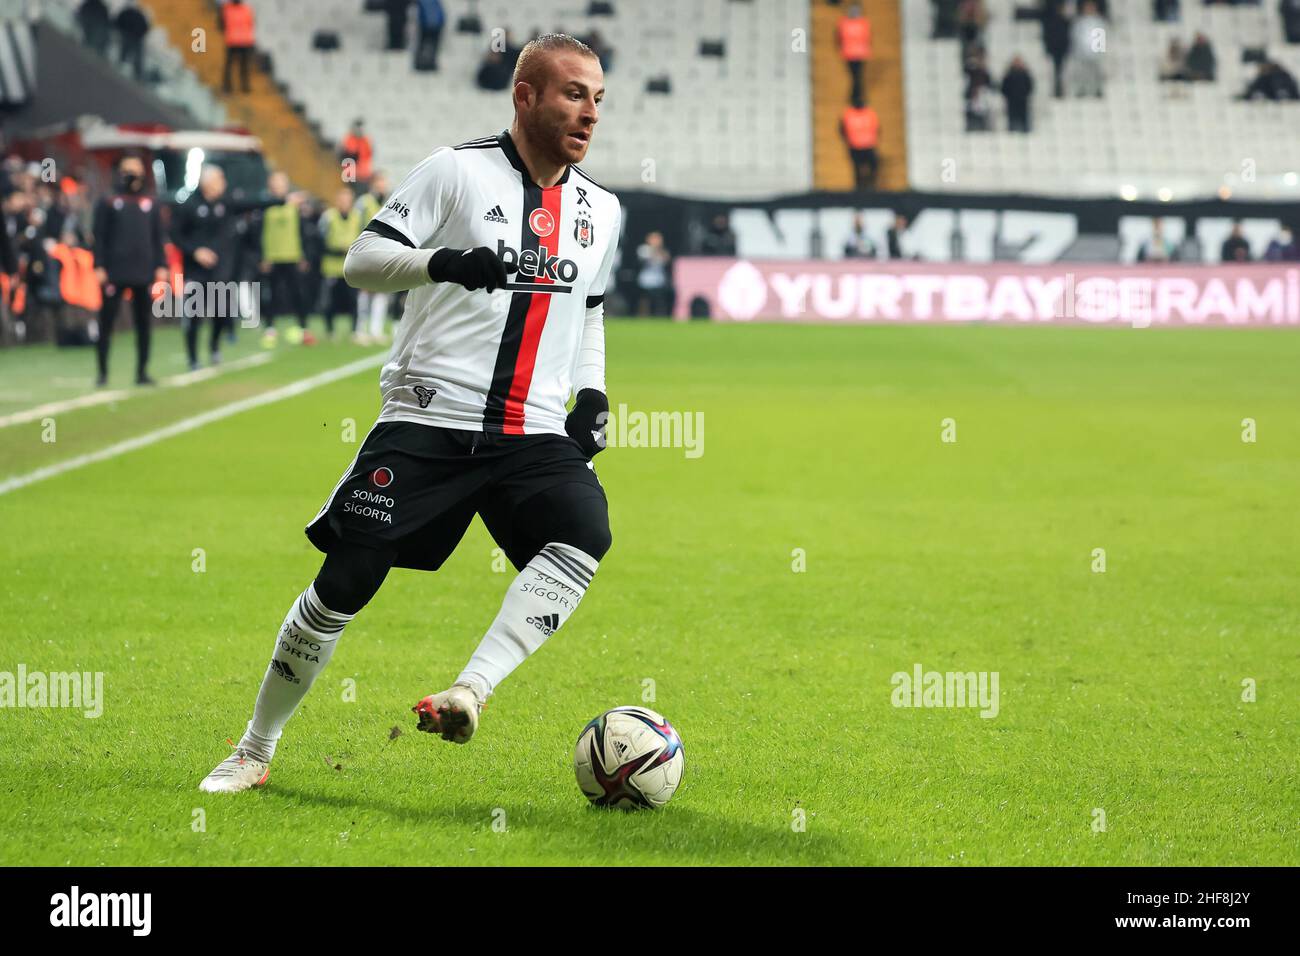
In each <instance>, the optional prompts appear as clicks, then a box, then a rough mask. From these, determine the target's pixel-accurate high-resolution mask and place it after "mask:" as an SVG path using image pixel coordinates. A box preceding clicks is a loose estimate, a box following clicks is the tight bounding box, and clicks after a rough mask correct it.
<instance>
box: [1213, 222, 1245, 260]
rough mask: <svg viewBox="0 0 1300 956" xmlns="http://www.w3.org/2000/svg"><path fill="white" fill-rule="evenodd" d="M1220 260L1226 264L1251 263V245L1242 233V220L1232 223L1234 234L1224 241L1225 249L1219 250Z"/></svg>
mask: <svg viewBox="0 0 1300 956" xmlns="http://www.w3.org/2000/svg"><path fill="white" fill-rule="evenodd" d="M1219 258H1220V259H1221V260H1222V261H1224V262H1249V261H1250V243H1249V242H1247V241H1246V237H1245V236H1244V235H1242V232H1241V220H1240V219H1234V220H1233V221H1232V232H1230V233H1229V234H1228V238H1227V239H1224V240H1223V248H1222V249H1220V250H1219Z"/></svg>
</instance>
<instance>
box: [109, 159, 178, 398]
mask: <svg viewBox="0 0 1300 956" xmlns="http://www.w3.org/2000/svg"><path fill="white" fill-rule="evenodd" d="M117 172H118V186H119V188H118V191H117V192H116V193H114V194H113V195H111V196H105V197H104V198H103V199H101V200H100V201H99V202H98V204H96V207H95V222H94V232H95V245H94V256H95V277H96V278H97V279H98V280H99V283H100V285H101V286H102V287H103V290H104V304H103V307H102V308H101V310H100V313H99V343H98V349H97V352H98V356H99V378H98V379H97V380H96V382H95V384H96V385H99V386H102V385H106V384H107V383H108V347H109V343H110V341H111V339H112V337H113V322H114V320H115V319H116V318H117V313H118V312H119V311H120V309H121V305H122V295H123V293H124V292H126V291H127V290H128V289H130V290H131V313H132V315H133V317H134V319H135V381H136V384H137V385H152V384H153V379H151V378H150V377H149V370H148V366H149V311H150V307H151V305H152V302H153V296H152V295H151V294H150V291H151V290H150V285H151V284H152V283H155V282H165V281H166V280H167V269H166V265H167V261H166V258H165V257H164V255H163V243H164V237H163V224H162V218H161V216H160V214H159V208H158V200H157V198H156V197H154V196H151V195H148V194H146V192H145V188H144V186H145V180H144V161H143V160H141V159H140V157H138V156H132V155H127V156H123V157H122V159H121V160H119V161H118V166H117Z"/></svg>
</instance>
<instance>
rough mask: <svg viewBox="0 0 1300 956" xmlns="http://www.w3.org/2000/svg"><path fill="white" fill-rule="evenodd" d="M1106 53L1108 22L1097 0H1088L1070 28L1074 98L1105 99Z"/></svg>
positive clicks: (1085, 0)
mask: <svg viewBox="0 0 1300 956" xmlns="http://www.w3.org/2000/svg"><path fill="white" fill-rule="evenodd" d="M1105 52H1106V21H1105V20H1103V19H1102V18H1101V16H1100V15H1099V14H1098V12H1097V4H1096V3H1095V2H1094V0H1084V2H1083V5H1082V6H1081V7H1080V8H1079V16H1078V17H1076V18H1075V20H1074V23H1073V24H1072V25H1071V26H1070V62H1071V63H1072V64H1073V66H1072V69H1073V71H1074V95H1075V96H1096V97H1101V96H1102V95H1103V93H1104V87H1105V72H1104V71H1103V70H1102V66H1101V58H1102V56H1104V55H1105Z"/></svg>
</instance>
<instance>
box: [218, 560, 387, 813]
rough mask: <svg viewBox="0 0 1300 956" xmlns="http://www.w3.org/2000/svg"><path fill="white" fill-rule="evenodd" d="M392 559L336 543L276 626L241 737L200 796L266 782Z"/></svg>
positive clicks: (231, 791)
mask: <svg viewBox="0 0 1300 956" xmlns="http://www.w3.org/2000/svg"><path fill="white" fill-rule="evenodd" d="M396 557H397V549H396V548H368V547H365V546H363V545H358V544H349V543H347V542H339V543H338V544H337V545H336V546H335V547H334V548H333V549H332V550H331V551H330V553H329V554H328V555H326V557H325V562H324V564H322V565H321V569H320V573H319V574H317V575H316V580H314V581H313V582H312V583H311V584H309V585H308V586H307V589H306V590H305V591H303V592H302V594H300V595H299V596H298V599H297V600H296V601H294V603H293V606H292V607H291V608H290V609H289V613H288V614H287V615H286V616H285V618H284V623H283V624H282V625H280V630H279V632H278V633H277V634H276V638H275V649H274V650H273V651H272V653H271V663H270V666H269V667H267V669H266V674H265V676H263V678H262V686H261V688H260V689H259V690H258V693H257V703H256V704H255V705H254V706H253V718H252V719H251V720H250V721H249V722H248V728H247V729H246V730H245V731H244V736H243V737H241V738H240V741H239V743H238V744H236V746H235V750H234V752H233V753H232V754H231V755H230V756H229V757H227V758H226V759H225V760H223V761H221V763H219V764H217V766H216V767H215V768H214V769H213V771H212V772H211V773H210V774H208V775H207V777H205V778H204V779H203V781H202V782H201V783H200V784H199V789H200V790H204V791H207V792H209V793H238V792H239V791H241V790H247V789H248V788H249V787H255V786H260V785H262V784H263V783H265V782H266V778H267V775H268V773H269V769H268V768H269V766H270V763H271V758H272V757H274V756H275V748H276V744H277V743H278V742H279V740H280V735H281V734H282V733H283V731H284V725H285V724H286V723H288V722H289V718H290V717H292V716H293V713H294V711H296V710H297V709H298V705H299V704H300V703H302V699H303V698H304V697H306V696H307V691H309V690H310V689H311V685H312V684H313V683H314V682H315V681H316V678H317V677H318V676H319V675H320V673H321V672H322V671H323V670H324V669H325V665H326V664H328V663H329V661H330V658H331V657H333V656H334V648H335V647H336V646H337V644H338V640H339V638H340V637H341V636H342V635H343V629H344V628H345V627H346V626H347V625H348V622H350V621H351V620H352V618H353V617H355V616H356V614H357V612H358V611H360V610H361V609H362V608H363V607H364V606H365V605H366V604H367V603H368V602H369V601H370V599H371V598H372V597H374V595H375V593H376V592H377V591H378V590H379V587H380V585H382V584H383V583H384V578H385V577H386V576H387V575H388V571H389V569H390V568H391V567H392V565H393V562H394V560H395V559H396Z"/></svg>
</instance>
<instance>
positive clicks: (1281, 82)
mask: <svg viewBox="0 0 1300 956" xmlns="http://www.w3.org/2000/svg"><path fill="white" fill-rule="evenodd" d="M1261 97H1262V98H1264V99H1266V100H1300V88H1297V87H1296V82H1295V77H1294V76H1292V75H1291V74H1290V73H1288V72H1287V71H1286V70H1285V69H1283V68H1282V67H1281V66H1280V65H1279V64H1277V63H1274V62H1273V61H1272V60H1264V61H1263V62H1261V63H1260V64H1259V72H1258V73H1256V74H1255V79H1254V80H1253V81H1252V82H1251V84H1250V86H1248V87H1246V92H1245V93H1243V94H1242V97H1241V98H1242V99H1245V100H1253V99H1258V98H1261Z"/></svg>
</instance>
